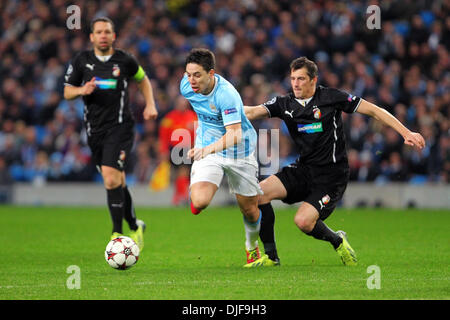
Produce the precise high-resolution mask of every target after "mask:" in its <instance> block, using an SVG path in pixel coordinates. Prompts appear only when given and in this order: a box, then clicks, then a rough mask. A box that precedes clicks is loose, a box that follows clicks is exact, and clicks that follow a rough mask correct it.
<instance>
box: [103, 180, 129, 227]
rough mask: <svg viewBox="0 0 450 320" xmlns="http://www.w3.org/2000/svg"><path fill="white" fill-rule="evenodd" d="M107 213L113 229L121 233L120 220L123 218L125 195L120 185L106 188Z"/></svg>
mask: <svg viewBox="0 0 450 320" xmlns="http://www.w3.org/2000/svg"><path fill="white" fill-rule="evenodd" d="M106 195H107V201H108V208H109V213H110V214H111V220H112V223H113V231H112V232H118V233H122V220H123V218H124V210H125V197H124V192H123V188H122V186H118V187H117V188H115V189H106Z"/></svg>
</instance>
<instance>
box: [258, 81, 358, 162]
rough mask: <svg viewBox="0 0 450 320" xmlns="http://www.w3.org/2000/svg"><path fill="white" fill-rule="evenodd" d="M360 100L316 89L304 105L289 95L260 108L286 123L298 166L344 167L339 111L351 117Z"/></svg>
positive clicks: (330, 90)
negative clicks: (339, 165)
mask: <svg viewBox="0 0 450 320" xmlns="http://www.w3.org/2000/svg"><path fill="white" fill-rule="evenodd" d="M360 102H361V98H359V97H356V96H353V95H351V94H348V93H346V92H343V91H341V90H338V89H334V88H327V87H323V86H318V87H317V88H316V92H315V94H314V96H313V97H312V99H311V100H310V101H309V102H308V103H307V104H306V105H305V106H303V105H301V104H300V102H299V101H298V100H297V99H295V96H294V94H293V93H290V94H288V95H285V96H278V97H275V98H273V99H272V100H270V101H268V102H266V103H264V104H263V106H265V107H266V109H267V110H268V112H269V114H270V117H277V118H280V119H282V120H284V122H285V123H286V126H287V128H288V130H289V133H290V135H291V137H292V139H293V140H294V142H295V144H296V146H297V148H298V150H299V153H300V155H299V158H298V159H297V162H298V163H301V164H305V165H308V166H310V165H312V166H326V165H329V164H344V165H347V166H348V160H347V153H346V147H345V135H344V130H343V124H342V117H341V113H342V111H344V112H347V113H353V112H355V111H356V109H357V108H358V106H359V104H360Z"/></svg>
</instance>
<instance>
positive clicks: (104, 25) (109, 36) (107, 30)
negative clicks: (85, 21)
mask: <svg viewBox="0 0 450 320" xmlns="http://www.w3.org/2000/svg"><path fill="white" fill-rule="evenodd" d="M90 38H91V42H92V43H93V44H94V48H95V49H96V50H99V51H101V52H102V53H107V52H108V51H110V50H111V48H112V44H113V42H114V40H115V39H116V34H115V33H114V31H113V28H112V25H111V24H110V23H109V22H105V21H97V22H96V23H95V24H94V30H93V32H92V33H91V34H90Z"/></svg>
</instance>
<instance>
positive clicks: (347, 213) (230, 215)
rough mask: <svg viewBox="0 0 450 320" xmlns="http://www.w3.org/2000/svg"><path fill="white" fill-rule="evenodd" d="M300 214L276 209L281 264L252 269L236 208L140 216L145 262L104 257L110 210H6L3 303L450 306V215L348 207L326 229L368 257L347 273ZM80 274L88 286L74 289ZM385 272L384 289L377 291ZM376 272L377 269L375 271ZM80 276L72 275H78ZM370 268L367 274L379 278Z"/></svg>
mask: <svg viewBox="0 0 450 320" xmlns="http://www.w3.org/2000/svg"><path fill="white" fill-rule="evenodd" d="M294 212H295V207H291V208H290V209H283V210H281V209H278V210H276V238H277V242H278V250H279V255H280V258H281V263H282V266H281V267H279V268H265V269H244V268H242V265H243V264H244V262H245V252H244V248H243V246H244V227H243V224H242V215H241V214H240V212H239V210H238V209H237V208H236V207H228V208H220V209H219V208H210V209H207V210H205V211H204V212H202V213H201V214H200V215H198V216H194V215H192V214H191V213H190V211H189V210H188V209H186V208H168V209H161V208H138V209H137V214H138V217H139V218H141V219H143V220H144V221H145V222H146V223H147V226H148V230H147V232H146V235H145V249H144V251H143V253H142V254H141V257H140V260H139V261H138V263H137V265H135V266H134V267H132V268H131V269H129V270H126V271H118V270H115V269H112V268H111V267H109V266H108V264H107V263H106V262H105V260H104V256H103V254H104V249H105V246H106V244H107V242H108V240H109V231H110V228H111V223H110V220H109V213H108V211H107V210H106V208H102V207H100V208H71V207H13V206H2V207H0V226H1V229H2V232H1V233H0V243H2V255H1V256H2V263H1V264H0V299H2V300H5V299H6V300H8V299H147V300H149V299H150V300H160V299H163V300H172V299H181V300H191V299H192V300H197V299H207V300H228V299H237V300H241V299H242V300H254V299H257V300H271V299H279V300H292V299H449V298H450V269H449V262H450V241H449V237H450V236H449V235H450V232H449V231H450V227H449V226H450V210H387V209H376V210H371V209H370V210H369V209H359V210H356V209H355V210H345V209H339V210H337V211H336V212H334V213H333V214H332V215H331V216H330V218H329V219H328V220H327V223H328V225H329V226H330V227H331V228H333V229H334V230H338V229H342V230H345V231H346V232H347V234H348V239H349V241H350V243H351V245H352V246H353V248H354V249H355V251H356V252H357V254H358V258H359V265H358V266H357V267H345V266H343V265H342V264H341V261H340V259H339V258H338V256H337V254H336V253H335V251H334V250H333V249H332V247H331V245H330V244H328V243H326V242H323V241H318V240H315V239H313V238H311V237H308V236H306V235H304V234H303V233H301V232H300V231H299V230H298V229H297V228H296V226H295V225H294V223H293V214H294ZM70 266H77V267H78V268H79V270H80V282H79V283H80V288H79V289H76V288H75V289H69V288H68V285H67V284H68V280H69V287H70V285H71V284H72V285H74V284H76V283H77V282H76V281H72V280H73V277H72V278H71V276H74V275H75V273H67V271H68V268H69V267H70ZM369 266H377V267H379V271H380V274H379V276H380V277H379V279H380V282H379V284H380V286H381V287H380V289H376V288H375V289H369V288H368V286H367V283H368V278H369V277H371V276H372V278H370V279H369V283H371V284H372V285H376V284H377V282H376V281H372V280H373V277H375V276H376V273H373V271H372V272H369V273H368V267H369ZM375 268H376V267H375ZM70 270H71V269H69V271H70ZM370 270H372V269H371V268H369V271H370Z"/></svg>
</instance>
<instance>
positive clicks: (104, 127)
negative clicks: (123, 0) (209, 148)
mask: <svg viewBox="0 0 450 320" xmlns="http://www.w3.org/2000/svg"><path fill="white" fill-rule="evenodd" d="M115 39H116V34H115V32H114V24H113V22H112V21H111V20H110V19H109V18H106V17H103V18H97V19H95V20H93V21H92V23H91V34H90V40H91V42H92V44H93V50H86V51H83V52H81V53H79V54H78V55H77V56H76V57H75V59H73V61H72V62H71V64H70V65H69V67H68V70H67V73H66V76H65V87H64V98H65V99H68V100H71V99H75V98H78V97H79V96H82V97H83V101H84V103H85V109H84V122H85V126H86V131H87V135H88V144H89V147H90V148H91V151H92V157H93V159H94V161H95V164H96V165H97V168H98V169H99V171H100V172H101V174H102V177H103V182H104V186H105V188H106V192H107V202H108V207H109V211H110V214H111V219H112V222H113V234H112V236H111V238H115V237H117V236H119V235H121V234H122V221H123V219H124V218H125V220H126V221H127V222H128V224H129V227H130V229H131V234H130V236H131V237H132V238H133V239H134V240H135V241H136V243H137V244H138V245H139V247H140V249H142V248H143V245H144V237H143V232H144V229H145V224H144V222H143V221H142V220H138V219H136V215H135V212H134V207H133V203H132V199H131V195H130V193H129V190H128V188H127V186H126V179H125V172H124V169H125V167H126V165H127V159H128V155H129V154H130V151H131V148H132V146H133V141H134V119H133V117H132V114H131V110H130V108H129V104H128V90H127V88H128V83H129V81H130V80H133V79H134V80H135V81H137V83H138V87H139V89H140V91H141V92H142V94H143V95H144V98H145V102H146V107H145V109H144V114H143V116H144V119H145V120H149V119H155V118H156V117H157V115H158V112H157V110H156V106H155V101H154V98H153V91H152V87H151V84H150V81H149V79H148V78H147V76H146V75H145V72H144V71H143V69H142V67H141V66H140V65H139V64H138V62H137V61H136V59H135V58H134V57H133V56H131V55H129V54H128V53H126V52H124V51H122V50H119V49H114V47H113V43H114V40H115Z"/></svg>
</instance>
